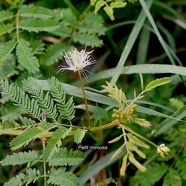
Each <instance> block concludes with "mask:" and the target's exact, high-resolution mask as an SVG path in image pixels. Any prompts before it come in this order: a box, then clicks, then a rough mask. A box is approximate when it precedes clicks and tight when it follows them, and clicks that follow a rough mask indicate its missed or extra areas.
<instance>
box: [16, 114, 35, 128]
mask: <svg viewBox="0 0 186 186" xmlns="http://www.w3.org/2000/svg"><path fill="white" fill-rule="evenodd" d="M19 119H20V120H21V121H22V123H23V125H25V126H33V125H36V122H35V121H34V120H32V119H31V118H26V117H22V116H19Z"/></svg>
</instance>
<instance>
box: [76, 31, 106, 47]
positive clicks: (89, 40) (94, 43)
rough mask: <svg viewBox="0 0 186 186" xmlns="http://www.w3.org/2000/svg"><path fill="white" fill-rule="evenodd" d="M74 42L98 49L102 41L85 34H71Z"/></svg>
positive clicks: (92, 35) (93, 35)
mask: <svg viewBox="0 0 186 186" xmlns="http://www.w3.org/2000/svg"><path fill="white" fill-rule="evenodd" d="M73 40H74V42H76V43H77V42H78V43H81V44H82V45H86V46H91V47H92V48H93V47H100V46H101V45H103V41H102V40H101V39H99V38H98V36H96V35H95V34H85V33H79V32H78V33H74V34H73Z"/></svg>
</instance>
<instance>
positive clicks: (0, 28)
mask: <svg viewBox="0 0 186 186" xmlns="http://www.w3.org/2000/svg"><path fill="white" fill-rule="evenodd" d="M14 29H15V27H14V26H13V25H12V24H6V25H0V36H1V35H3V34H6V33H10V32H11V31H12V30H14Z"/></svg>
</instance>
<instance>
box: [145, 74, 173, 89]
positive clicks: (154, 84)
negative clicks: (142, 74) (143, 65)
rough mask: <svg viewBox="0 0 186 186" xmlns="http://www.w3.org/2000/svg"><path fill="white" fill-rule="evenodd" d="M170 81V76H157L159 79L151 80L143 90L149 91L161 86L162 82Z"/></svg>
mask: <svg viewBox="0 0 186 186" xmlns="http://www.w3.org/2000/svg"><path fill="white" fill-rule="evenodd" d="M169 82H171V78H169V77H164V78H159V79H156V80H154V81H152V82H150V83H149V84H148V85H147V86H146V87H145V90H144V91H145V92H147V91H150V90H152V89H154V88H156V87H158V86H161V85H164V84H167V83H169Z"/></svg>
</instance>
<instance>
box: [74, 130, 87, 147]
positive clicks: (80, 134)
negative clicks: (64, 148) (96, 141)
mask: <svg viewBox="0 0 186 186" xmlns="http://www.w3.org/2000/svg"><path fill="white" fill-rule="evenodd" d="M85 133H86V130H84V129H80V128H78V129H77V130H76V133H75V134H74V142H76V143H81V141H82V140H83V138H84V136H85Z"/></svg>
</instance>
